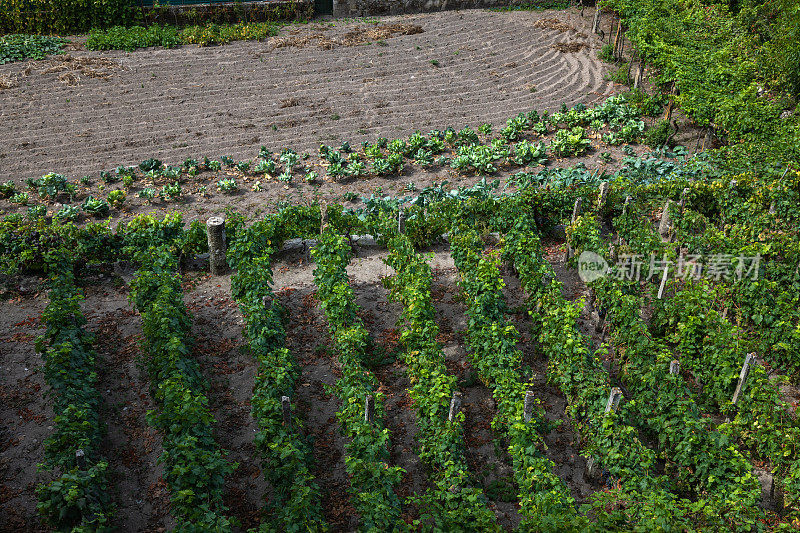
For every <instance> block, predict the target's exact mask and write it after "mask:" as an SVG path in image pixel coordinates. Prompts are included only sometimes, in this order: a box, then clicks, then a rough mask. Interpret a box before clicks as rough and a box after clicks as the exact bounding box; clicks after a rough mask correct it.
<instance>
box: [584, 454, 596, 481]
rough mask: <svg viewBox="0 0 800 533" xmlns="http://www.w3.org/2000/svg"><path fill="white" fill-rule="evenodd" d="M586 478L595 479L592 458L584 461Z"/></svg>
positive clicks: (594, 467)
mask: <svg viewBox="0 0 800 533" xmlns="http://www.w3.org/2000/svg"><path fill="white" fill-rule="evenodd" d="M586 477H588V478H589V479H591V480H595V479H597V464H596V463H595V460H594V457H589V458H588V459H587V460H586Z"/></svg>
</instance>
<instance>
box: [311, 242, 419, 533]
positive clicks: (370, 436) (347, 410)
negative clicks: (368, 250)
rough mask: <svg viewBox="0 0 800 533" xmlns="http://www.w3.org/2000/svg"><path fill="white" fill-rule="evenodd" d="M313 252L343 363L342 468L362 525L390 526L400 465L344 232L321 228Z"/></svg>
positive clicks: (395, 519) (396, 519) (396, 513)
mask: <svg viewBox="0 0 800 533" xmlns="http://www.w3.org/2000/svg"><path fill="white" fill-rule="evenodd" d="M311 253H312V255H313V257H314V260H315V261H316V262H317V268H316V269H315V270H314V282H315V284H316V285H317V288H318V291H317V294H318V296H319V299H320V302H321V304H322V308H323V310H324V311H325V316H326V318H327V320H328V327H329V329H330V332H331V336H332V338H333V345H334V347H335V349H336V352H337V354H338V358H339V363H340V364H341V367H342V377H341V378H340V379H339V380H338V381H337V383H336V387H335V391H336V394H337V396H338V397H339V400H340V402H341V408H340V410H339V412H338V413H337V414H336V416H337V418H338V419H339V423H340V425H341V428H342V433H343V434H344V435H345V436H346V437H348V438H349V439H350V440H349V442H348V443H347V444H346V445H345V449H346V451H347V457H345V468H346V469H347V471H348V473H349V475H350V484H351V495H352V502H353V505H354V507H355V508H356V510H357V511H358V512H359V514H360V515H361V520H362V526H363V527H364V528H365V529H367V530H369V529H372V528H377V529H378V530H382V531H387V530H392V529H394V528H396V527H398V526H399V525H400V524H401V523H402V522H401V520H400V511H401V507H400V500H399V499H398V497H397V494H396V493H395V487H396V486H397V485H398V484H399V483H400V479H401V476H402V473H403V470H402V468H400V467H397V466H390V465H389V454H388V445H389V431H388V429H386V428H385V427H383V424H381V422H380V421H381V418H382V411H383V395H382V394H381V393H380V392H378V391H377V383H376V381H375V378H374V376H373V375H372V374H370V373H369V372H368V371H366V370H365V369H364V366H363V363H364V361H365V356H366V348H367V338H368V333H367V330H366V328H365V327H364V325H363V323H362V321H361V319H360V318H359V317H358V315H357V312H358V307H357V306H356V304H355V302H354V298H353V289H352V288H351V287H350V285H349V284H348V281H347V279H348V278H347V271H346V266H347V263H348V262H349V259H350V251H349V243H348V242H347V239H345V237H343V236H337V235H332V234H330V233H325V234H323V235H322V237H321V238H320V242H319V244H318V245H317V247H316V248H314V249H313V250H312V252H311ZM367 395H372V396H373V398H374V405H375V421H374V422H373V423H368V422H366V421H365V420H364V402H365V399H366V397H367Z"/></svg>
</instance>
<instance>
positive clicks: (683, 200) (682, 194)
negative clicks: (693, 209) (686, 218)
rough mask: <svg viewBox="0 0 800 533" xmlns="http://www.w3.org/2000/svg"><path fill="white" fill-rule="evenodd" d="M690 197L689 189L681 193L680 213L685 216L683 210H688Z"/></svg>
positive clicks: (686, 188)
mask: <svg viewBox="0 0 800 533" xmlns="http://www.w3.org/2000/svg"><path fill="white" fill-rule="evenodd" d="M688 195H689V187H685V188H684V189H683V191H682V192H681V203H680V204H679V206H678V207H680V213H681V215H683V210H684V209H686V197H687V196H688Z"/></svg>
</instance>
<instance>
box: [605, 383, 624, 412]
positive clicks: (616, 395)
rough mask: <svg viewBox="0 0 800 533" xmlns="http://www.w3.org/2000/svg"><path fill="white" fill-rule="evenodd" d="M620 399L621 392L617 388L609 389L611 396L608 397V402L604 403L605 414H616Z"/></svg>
mask: <svg viewBox="0 0 800 533" xmlns="http://www.w3.org/2000/svg"><path fill="white" fill-rule="evenodd" d="M621 398H622V390H620V388H619V387H614V388H613V389H611V394H609V395H608V402H606V411H605V412H606V413H608V412H609V411H614V412H616V410H617V407H618V406H619V401H620V399H621Z"/></svg>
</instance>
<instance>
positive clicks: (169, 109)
mask: <svg viewBox="0 0 800 533" xmlns="http://www.w3.org/2000/svg"><path fill="white" fill-rule="evenodd" d="M374 20H375V21H376V22H377V26H376V25H375V24H373V23H372V22H370V21H366V22H365V21H355V22H354V21H341V22H340V21H315V22H312V23H309V24H307V25H302V26H301V25H290V26H286V27H285V28H284V29H283V30H282V31H281V34H280V35H279V36H277V37H274V38H271V39H268V40H266V41H264V42H236V43H231V44H228V45H223V46H217V47H207V48H201V47H198V46H183V47H179V48H175V49H161V48H153V49H147V50H138V51H135V52H121V51H112V52H87V51H74V50H73V51H70V59H69V60H68V61H64V58H63V57H62V58H61V59H59V58H53V59H50V60H46V61H42V62H31V61H29V62H24V63H15V64H8V65H0V76H2V77H3V79H5V80H10V81H9V83H6V84H4V85H3V87H6V86H8V85H11V86H10V87H9V88H5V89H3V90H0V121H2V123H3V128H2V130H1V131H0V173H2V174H3V175H4V176H7V177H8V178H11V179H14V180H15V181H17V182H21V181H23V180H24V179H25V178H29V177H39V176H41V175H42V174H43V173H45V172H48V171H53V172H59V173H62V174H65V175H67V176H69V177H71V178H77V177H80V176H82V175H85V174H88V175H96V174H97V173H98V172H99V171H100V170H108V169H112V168H115V167H116V166H118V165H133V164H137V163H139V162H141V161H143V160H145V159H148V158H151V157H155V158H158V159H161V160H162V161H164V162H166V163H168V164H178V163H179V162H181V161H183V160H184V159H186V158H189V157H195V158H198V157H202V156H204V155H208V156H209V157H212V158H219V157H220V156H222V155H228V156H231V157H233V158H234V159H236V160H243V159H250V158H254V157H255V156H256V155H257V154H258V150H259V147H260V146H261V145H265V146H267V147H268V148H270V149H271V150H273V151H279V150H281V149H282V148H284V147H291V148H293V149H294V150H296V151H298V152H300V151H302V150H314V149H316V148H317V147H318V146H319V144H320V143H326V144H330V145H334V144H337V145H338V143H340V142H341V141H345V140H347V141H349V142H351V143H352V144H353V145H354V146H355V145H356V144H357V143H360V142H361V141H363V140H369V141H374V140H375V139H376V138H378V137H380V136H384V137H388V138H390V139H391V138H396V137H401V136H408V135H409V134H411V133H413V132H414V131H415V130H422V131H428V130H430V129H433V128H436V129H444V128H446V127H448V126H453V127H458V128H461V127H463V126H465V125H471V126H472V127H473V128H475V127H477V126H478V125H480V124H481V123H484V122H488V123H491V124H494V125H495V126H498V125H500V124H502V123H504V122H505V120H506V119H507V118H509V117H511V116H514V115H516V114H517V113H519V112H521V111H528V110H531V109H537V110H539V111H542V110H545V109H547V110H550V111H553V110H556V109H557V108H558V107H559V106H560V105H561V103H566V104H567V105H569V106H572V105H574V104H577V103H579V102H583V103H586V104H589V103H591V102H594V101H597V100H599V99H602V98H603V97H606V96H609V95H610V94H611V92H612V89H613V86H614V84H612V83H611V82H608V81H605V80H604V79H603V74H604V72H605V68H606V67H605V66H604V64H603V63H602V62H600V60H599V59H597V56H596V49H597V48H599V46H600V41H599V40H598V39H597V37H596V36H594V35H593V34H591V32H590V31H589V25H590V23H591V12H586V13H585V14H584V16H583V17H582V16H581V15H580V14H579V12H578V11H577V10H567V11H540V12H531V11H518V12H492V11H484V10H467V11H447V12H442V13H432V14H422V15H405V16H393V17H384V18H379V19H374ZM398 25H402V26H398ZM398 27H399V28H401V29H400V30H398V29H397V28H398ZM73 48H74V47H73Z"/></svg>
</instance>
